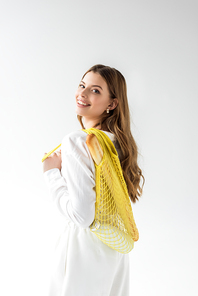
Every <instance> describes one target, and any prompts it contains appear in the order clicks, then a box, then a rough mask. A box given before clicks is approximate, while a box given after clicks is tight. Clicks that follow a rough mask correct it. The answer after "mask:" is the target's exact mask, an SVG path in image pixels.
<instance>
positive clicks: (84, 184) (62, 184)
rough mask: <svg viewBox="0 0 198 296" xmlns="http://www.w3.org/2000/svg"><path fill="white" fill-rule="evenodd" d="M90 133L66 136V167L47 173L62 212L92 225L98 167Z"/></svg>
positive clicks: (64, 146) (54, 196) (51, 189)
mask: <svg viewBox="0 0 198 296" xmlns="http://www.w3.org/2000/svg"><path fill="white" fill-rule="evenodd" d="M86 136H87V134H86V133H84V132H82V131H79V132H76V133H73V134H70V135H69V136H67V137H65V138H64V140H63V143H62V147H61V155H62V169H61V171H60V170H59V169H58V168H54V169H53V168H52V169H50V170H48V171H46V172H45V173H44V175H45V179H46V182H47V183H48V186H49V189H50V191H51V195H52V198H53V200H54V201H56V203H57V205H58V207H59V209H60V207H61V205H62V207H61V209H60V210H61V212H64V215H65V216H67V218H69V219H70V220H71V221H73V222H74V223H75V224H77V225H78V226H81V227H83V228H87V227H89V225H90V224H91V223H92V222H93V220H94V216H95V201H96V194H95V167H94V164H93V160H92V158H91V155H90V153H89V149H88V147H87V145H86Z"/></svg>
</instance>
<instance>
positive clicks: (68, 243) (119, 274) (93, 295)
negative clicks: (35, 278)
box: [48, 222, 129, 296]
mask: <svg viewBox="0 0 198 296" xmlns="http://www.w3.org/2000/svg"><path fill="white" fill-rule="evenodd" d="M48 295H49V296H129V254H121V253H119V252H117V251H115V250H113V249H111V248H110V247H108V246H107V245H105V244H104V243H103V242H102V241H100V240H99V239H98V237H97V236H96V235H95V234H94V233H92V232H91V231H90V229H89V228H86V229H84V228H81V227H78V226H76V225H75V224H74V223H72V222H68V224H67V225H66V227H65V230H64V232H63V234H62V235H61V236H60V238H59V239H58V242H57V245H56V249H55V254H54V258H53V267H52V278H51V282H50V287H49V293H48Z"/></svg>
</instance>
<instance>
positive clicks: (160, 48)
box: [0, 0, 198, 296]
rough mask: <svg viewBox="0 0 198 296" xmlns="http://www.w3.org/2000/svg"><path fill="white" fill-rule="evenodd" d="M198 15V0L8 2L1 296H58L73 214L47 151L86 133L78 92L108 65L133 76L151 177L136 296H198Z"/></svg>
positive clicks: (0, 9) (138, 248)
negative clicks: (66, 214) (54, 282)
mask: <svg viewBox="0 0 198 296" xmlns="http://www.w3.org/2000/svg"><path fill="white" fill-rule="evenodd" d="M197 12H198V3H197V1H192V0H188V1H187V0H186V1H184V0H180V1H179V0H166V1H165V0H162V1H157V0H150V1H146V0H134V1H133V0H132V1H126V0H123V1H115V0H100V1H94V0H84V1H80V0H78V1H75V0H73V1H71V0H70V1H67V0H65V1H60V0H56V1H52V0H48V1H47V0H34V1H27V0H26V1H25V0H24V1H22V0H18V1H14V0H6V1H5V0H4V1H3V0H1V1H0V30H1V32H0V121H1V122H0V129H1V131H0V140H1V145H0V149H1V172H0V181H1V186H0V188H1V196H0V203H1V204H0V231H1V232H0V233H1V252H0V269H1V285H0V294H1V295H21V296H27V295H28V296H33V295H34V296H35V295H42V296H43V295H46V290H47V285H48V281H49V278H48V277H49V268H50V256H51V254H52V252H53V248H54V244H55V242H56V239H57V238H58V236H59V233H60V232H61V228H62V226H63V224H64V221H63V220H62V217H60V215H59V213H58V211H57V210H56V209H55V205H52V204H51V203H50V202H49V201H48V192H47V190H46V187H45V184H44V180H43V175H42V163H41V158H42V156H43V153H44V152H47V151H49V150H51V149H52V148H54V147H55V146H57V145H58V144H59V143H60V142H61V140H62V138H63V137H64V136H65V135H66V134H67V133H69V132H71V131H74V130H76V129H80V125H79V124H78V121H77V119H76V114H75V100H74V93H75V90H76V87H77V85H78V83H79V81H80V79H81V77H82V75H83V74H84V72H85V71H86V70H87V69H88V68H89V67H91V66H92V65H94V64H97V63H103V64H106V65H109V66H112V67H115V68H117V69H118V70H120V71H121V72H122V73H123V75H124V76H125V78H126V81H127V85H128V98H129V103H130V108H131V115H132V126H131V128H132V132H133V134H134V137H135V139H136V141H137V143H138V146H139V150H140V153H141V157H140V159H139V161H140V165H141V167H142V169H143V173H144V175H145V178H146V183H145V188H144V194H143V197H142V198H141V200H140V201H139V202H138V203H137V204H135V205H134V207H133V211H134V215H135V219H136V223H137V225H138V228H139V232H140V239H139V241H138V242H137V243H136V244H135V248H134V250H133V251H132V252H131V257H130V258H131V259H130V260H131V261H130V263H131V280H130V282H131V296H132V295H135V296H145V295H146V296H159V295H160V296H164V295H166V296H167V295H168V296H172V295H185V296H186V295H197V294H198V287H197V276H198V272H197V269H198V267H197V266H198V255H197V248H198V237H197V226H198V218H197V206H198V201H197V197H198V193H197V165H198V157H197V152H198V142H197V128H198V120H197V114H198V112H197V107H198V101H197V100H198V83H197V78H198V76H197V69H198V68H197V66H198V58H197V52H198V40H197V38H198V37H197V36H198V32H197V28H198V21H197V20H198V18H197ZM85 270H86V267H85ZM57 296H58V295H57ZM93 296H94V295H93ZM123 296H124V295H123Z"/></svg>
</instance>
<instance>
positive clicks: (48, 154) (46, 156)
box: [42, 144, 61, 162]
mask: <svg viewBox="0 0 198 296" xmlns="http://www.w3.org/2000/svg"><path fill="white" fill-rule="evenodd" d="M60 146H61V144H60V145H58V146H57V147H56V148H54V149H52V150H51V151H50V152H48V153H47V154H45V156H44V157H43V158H42V162H43V161H44V160H46V158H48V156H50V154H52V153H53V152H54V151H56V150H57V149H58V148H59V147H60Z"/></svg>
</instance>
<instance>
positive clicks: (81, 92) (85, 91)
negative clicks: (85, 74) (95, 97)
mask: <svg viewBox="0 0 198 296" xmlns="http://www.w3.org/2000/svg"><path fill="white" fill-rule="evenodd" d="M80 95H81V96H82V97H86V96H87V90H86V89H85V88H82V89H81V91H80Z"/></svg>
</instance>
